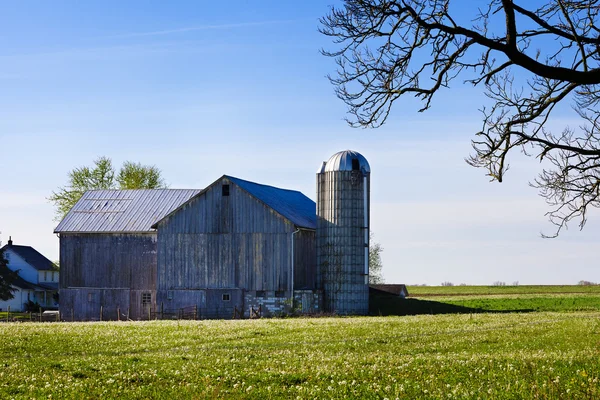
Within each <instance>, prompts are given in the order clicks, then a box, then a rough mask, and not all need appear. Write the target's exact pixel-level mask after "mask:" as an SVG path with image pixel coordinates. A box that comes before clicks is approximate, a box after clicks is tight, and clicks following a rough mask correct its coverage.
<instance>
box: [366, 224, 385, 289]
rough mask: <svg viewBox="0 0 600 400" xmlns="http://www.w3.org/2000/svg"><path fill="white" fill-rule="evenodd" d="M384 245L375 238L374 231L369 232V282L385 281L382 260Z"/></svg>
mask: <svg viewBox="0 0 600 400" xmlns="http://www.w3.org/2000/svg"><path fill="white" fill-rule="evenodd" d="M382 251H383V247H381V244H380V243H378V242H375V241H374V240H373V232H370V233H369V283H373V284H377V283H384V282H385V280H384V279H383V271H382V268H383V264H382V262H381V252H382Z"/></svg>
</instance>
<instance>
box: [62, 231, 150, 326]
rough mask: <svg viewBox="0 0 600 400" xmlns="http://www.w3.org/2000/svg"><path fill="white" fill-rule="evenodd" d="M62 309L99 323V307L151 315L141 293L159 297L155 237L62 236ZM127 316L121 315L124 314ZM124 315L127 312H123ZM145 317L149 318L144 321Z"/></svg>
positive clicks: (134, 315)
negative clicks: (97, 320)
mask: <svg viewBox="0 0 600 400" xmlns="http://www.w3.org/2000/svg"><path fill="white" fill-rule="evenodd" d="M60 267H61V274H60V278H59V279H60V310H61V312H62V313H63V315H65V316H67V317H69V318H70V317H71V316H72V314H74V318H75V319H76V320H89V319H99V315H100V306H102V307H103V310H106V312H107V313H109V311H108V310H111V311H110V313H114V318H110V317H108V315H109V314H107V316H106V319H116V309H117V307H120V308H121V309H122V310H127V309H128V310H129V316H130V318H131V319H141V318H143V317H144V316H145V315H147V311H146V310H147V308H148V305H142V293H150V294H151V303H150V306H151V307H155V304H156V303H155V297H156V292H155V291H156V234H155V233H148V234H145V233H144V234H65V233H63V234H61V236H60ZM122 312H123V311H122ZM124 312H125V313H126V312H127V311H124ZM146 318H147V317H146Z"/></svg>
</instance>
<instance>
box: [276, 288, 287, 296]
mask: <svg viewBox="0 0 600 400" xmlns="http://www.w3.org/2000/svg"><path fill="white" fill-rule="evenodd" d="M275 297H285V291H284V290H277V291H275Z"/></svg>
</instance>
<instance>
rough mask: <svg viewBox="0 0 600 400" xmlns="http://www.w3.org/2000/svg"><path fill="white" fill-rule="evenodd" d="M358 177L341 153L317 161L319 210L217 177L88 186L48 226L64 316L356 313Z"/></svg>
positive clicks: (360, 251) (361, 255) (363, 237)
mask: <svg viewBox="0 0 600 400" xmlns="http://www.w3.org/2000/svg"><path fill="white" fill-rule="evenodd" d="M369 182H370V167H369V164H368V162H367V161H366V159H365V158H364V157H363V156H362V155H360V154H359V153H357V152H354V151H349V150H348V151H343V152H339V153H336V154H334V155H333V156H332V157H331V158H330V159H329V161H327V162H325V163H323V165H322V167H321V168H320V169H319V172H318V174H317V200H318V204H319V206H318V207H317V204H315V202H314V201H312V200H311V199H309V198H308V197H306V196H305V195H303V194H302V193H300V192H298V191H295V190H287V189H281V188H277V187H273V186H267V185H262V184H258V183H254V182H250V181H246V180H243V179H239V178H235V177H232V176H228V175H223V176H222V177H221V178H219V179H217V180H216V181H215V182H213V183H212V184H211V185H209V186H208V187H207V188H205V189H203V190H171V189H158V190H123V191H116V190H99V191H90V192H87V193H85V195H84V196H83V197H82V198H81V200H80V201H79V202H78V203H77V204H76V205H75V206H74V207H73V209H72V210H71V211H70V212H69V213H68V214H67V216H66V217H65V218H64V219H63V221H62V222H61V223H60V224H59V225H58V227H57V228H56V230H55V232H56V233H58V234H60V265H61V275H60V276H61V278H60V310H61V313H62V315H63V318H64V319H69V318H70V317H71V318H74V319H76V320H90V319H100V318H103V319H116V318H117V310H120V315H122V316H123V317H124V316H128V317H129V318H131V319H145V318H148V316H149V312H150V311H151V312H152V314H153V315H156V316H159V315H164V314H173V313H177V312H178V310H182V309H185V308H187V309H189V308H191V307H193V309H194V315H196V316H198V317H201V318H231V317H233V316H234V315H238V316H241V315H244V316H246V317H247V316H250V315H251V313H252V312H251V310H255V309H260V310H261V315H264V316H269V315H276V314H280V313H281V314H283V313H287V312H289V311H291V309H294V310H297V311H301V312H316V311H321V310H323V311H327V312H333V313H338V314H366V313H367V312H368V306H369V298H368V296H369V286H368V278H369V269H368V265H369V219H370V218H369V215H370V211H369V210H370V200H369V198H370V195H369V191H370V183H369ZM317 217H318V221H319V222H318V224H317ZM317 231H318V232H317Z"/></svg>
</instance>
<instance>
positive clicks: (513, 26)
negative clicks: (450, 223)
mask: <svg viewBox="0 0 600 400" xmlns="http://www.w3.org/2000/svg"><path fill="white" fill-rule="evenodd" d="M472 3H473V4H471V3H469V2H465V1H462V2H461V1H457V0H344V1H342V2H341V5H340V6H336V7H332V9H331V11H330V12H329V13H328V15H326V16H325V17H323V18H322V19H321V28H320V31H321V32H322V33H323V34H324V35H326V36H328V37H330V38H331V39H332V40H333V42H334V43H335V44H336V48H334V49H332V50H325V51H323V53H324V54H325V55H326V56H330V57H334V58H335V60H336V62H337V67H338V68H337V71H336V73H335V74H334V75H333V76H331V77H330V80H331V82H332V83H333V84H334V86H335V89H336V93H337V96H338V97H339V98H340V99H341V100H342V101H343V102H345V103H346V105H347V106H348V111H349V114H350V118H349V119H348V122H349V123H350V124H351V125H352V126H358V127H379V126H381V125H382V124H384V123H385V122H386V120H387V119H388V117H389V116H390V113H391V111H392V109H393V107H394V105H395V104H398V102H399V100H400V99H402V100H404V99H407V98H409V97H415V98H417V99H419V100H420V101H421V102H422V105H421V106H420V109H419V111H426V110H428V109H429V108H430V107H432V106H433V105H434V100H435V98H437V97H438V95H439V93H440V92H442V91H444V90H448V89H450V88H451V86H452V85H453V84H456V83H458V84H459V85H461V84H463V83H468V84H471V85H473V86H474V87H477V88H481V91H482V92H483V93H484V94H485V96H487V98H488V99H489V100H487V101H486V100H484V104H482V106H481V108H480V110H481V113H482V124H481V129H480V130H479V131H477V132H475V138H474V139H473V140H472V146H473V154H472V155H471V156H470V157H469V158H467V162H468V163H469V164H470V165H472V166H475V167H479V168H482V169H483V170H484V171H485V172H486V174H487V175H488V176H489V177H490V178H491V179H492V180H493V181H497V182H502V180H503V179H504V177H505V175H506V173H507V171H508V169H509V156H511V155H513V154H515V153H523V154H525V155H528V156H535V157H536V158H538V159H539V160H540V162H541V161H542V160H543V161H545V164H544V170H543V171H542V173H540V174H539V175H538V177H537V178H536V179H535V180H534V181H533V182H532V184H531V185H532V186H533V187H535V188H537V189H538V190H539V193H540V195H541V196H542V197H543V198H544V199H545V200H546V202H547V203H548V205H549V206H550V210H549V211H548V213H547V216H548V217H549V219H550V222H551V223H553V224H554V225H555V230H554V232H553V233H552V234H551V235H550V236H556V235H558V234H559V232H560V231H561V229H562V228H564V227H565V226H566V225H567V223H568V222H569V221H571V220H574V219H575V220H578V221H579V226H580V228H583V226H584V225H585V223H586V220H587V215H588V210H589V209H590V208H593V207H600V35H599V33H600V1H598V0H569V1H567V0H540V1H525V0H485V1H478V2H472ZM457 80H459V82H456V81H457ZM557 110H560V111H557ZM558 113H560V116H559V115H558ZM552 116H557V117H559V118H561V120H555V121H552V118H551V117H552ZM571 118H572V119H573V120H574V121H575V122H573V123H572V124H570V125H566V126H565V125H563V126H560V127H558V129H557V126H553V122H556V125H558V124H560V123H563V124H564V121H565V120H568V119H571Z"/></svg>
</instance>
